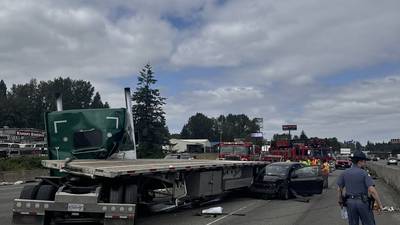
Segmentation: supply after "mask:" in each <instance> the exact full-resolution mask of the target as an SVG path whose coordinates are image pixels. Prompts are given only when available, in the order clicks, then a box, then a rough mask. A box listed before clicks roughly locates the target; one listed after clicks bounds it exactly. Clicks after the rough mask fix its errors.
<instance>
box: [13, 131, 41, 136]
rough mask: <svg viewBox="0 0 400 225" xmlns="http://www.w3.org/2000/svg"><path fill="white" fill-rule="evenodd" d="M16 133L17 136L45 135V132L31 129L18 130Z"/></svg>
mask: <svg viewBox="0 0 400 225" xmlns="http://www.w3.org/2000/svg"><path fill="white" fill-rule="evenodd" d="M16 135H17V136H28V137H44V133H43V132H37V131H30V130H17V131H16Z"/></svg>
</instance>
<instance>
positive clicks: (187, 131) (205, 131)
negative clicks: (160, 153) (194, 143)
mask: <svg viewBox="0 0 400 225" xmlns="http://www.w3.org/2000/svg"><path fill="white" fill-rule="evenodd" d="M181 137H182V138H186V139H187V138H193V139H208V140H215V139H216V131H215V127H214V120H213V119H211V118H208V117H207V116H205V115H204V114H202V113H196V115H194V116H191V117H190V118H189V121H188V122H187V124H185V125H184V126H183V128H182V131H181Z"/></svg>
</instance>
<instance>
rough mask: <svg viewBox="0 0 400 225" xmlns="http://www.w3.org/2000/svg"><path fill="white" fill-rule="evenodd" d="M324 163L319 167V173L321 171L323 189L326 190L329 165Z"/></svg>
mask: <svg viewBox="0 0 400 225" xmlns="http://www.w3.org/2000/svg"><path fill="white" fill-rule="evenodd" d="M323 162H324V163H322V165H321V171H322V178H323V179H324V189H327V188H328V177H329V170H330V167H329V163H328V162H327V161H326V160H324V161H323Z"/></svg>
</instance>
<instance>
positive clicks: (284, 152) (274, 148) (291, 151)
mask: <svg viewBox="0 0 400 225" xmlns="http://www.w3.org/2000/svg"><path fill="white" fill-rule="evenodd" d="M308 150H309V149H308V146H306V145H305V144H303V143H294V142H292V141H290V140H289V139H283V140H276V141H272V142H271V148H270V150H269V152H270V154H271V155H280V156H282V157H283V158H284V159H285V160H291V161H299V160H305V159H307V158H309V157H308Z"/></svg>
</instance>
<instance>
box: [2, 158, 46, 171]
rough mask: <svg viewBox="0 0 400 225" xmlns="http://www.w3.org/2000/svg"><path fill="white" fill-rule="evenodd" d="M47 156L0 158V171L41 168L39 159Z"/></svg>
mask: <svg viewBox="0 0 400 225" xmlns="http://www.w3.org/2000/svg"><path fill="white" fill-rule="evenodd" d="M44 159H47V157H38V156H35V157H33V156H22V157H18V158H7V159H0V171H15V170H32V169H41V168H43V167H42V165H41V163H40V162H41V161H42V160H44Z"/></svg>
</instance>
